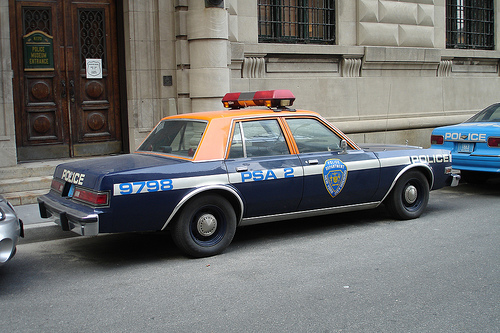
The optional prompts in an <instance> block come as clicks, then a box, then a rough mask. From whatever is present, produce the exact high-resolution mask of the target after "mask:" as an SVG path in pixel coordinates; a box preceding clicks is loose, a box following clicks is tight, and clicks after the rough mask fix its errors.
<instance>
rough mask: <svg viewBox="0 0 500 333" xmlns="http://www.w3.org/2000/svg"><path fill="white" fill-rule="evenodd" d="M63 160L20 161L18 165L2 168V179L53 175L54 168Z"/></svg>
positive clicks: (0, 173) (0, 177)
mask: <svg viewBox="0 0 500 333" xmlns="http://www.w3.org/2000/svg"><path fill="white" fill-rule="evenodd" d="M61 162H62V161H61V160H53V161H47V162H45V161H44V162H31V163H20V164H18V165H16V166H12V167H4V168H0V180H5V179H24V178H30V177H44V176H52V174H53V173H54V169H55V168H56V166H57V165H59V164H60V163H61Z"/></svg>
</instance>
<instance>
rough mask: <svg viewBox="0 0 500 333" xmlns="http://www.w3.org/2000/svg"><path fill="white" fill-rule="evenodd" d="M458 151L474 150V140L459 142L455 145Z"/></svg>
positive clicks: (469, 151)
mask: <svg viewBox="0 0 500 333" xmlns="http://www.w3.org/2000/svg"><path fill="white" fill-rule="evenodd" d="M457 151H458V152H459V153H464V154H470V153H472V152H473V151H474V142H460V143H458V146H457Z"/></svg>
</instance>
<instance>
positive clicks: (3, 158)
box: [0, 0, 17, 167]
mask: <svg viewBox="0 0 500 333" xmlns="http://www.w3.org/2000/svg"><path fill="white" fill-rule="evenodd" d="M11 67H12V64H11V58H10V29H9V1H8V0H0V167H6V166H14V165H16V164H17V154H16V134H15V131H14V127H15V125H14V101H13V90H12V88H13V87H12V77H13V72H12V68H11Z"/></svg>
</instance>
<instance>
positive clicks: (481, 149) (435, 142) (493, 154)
mask: <svg viewBox="0 0 500 333" xmlns="http://www.w3.org/2000/svg"><path fill="white" fill-rule="evenodd" d="M431 144H432V147H431V148H444V149H448V150H450V151H451V153H452V166H453V168H454V169H458V170H460V171H461V173H462V178H463V179H464V181H466V182H470V183H477V182H483V181H485V180H487V179H488V178H489V177H491V176H493V175H500V103H496V104H493V105H490V106H488V107H487V108H486V109H484V110H482V111H480V112H479V113H477V114H475V115H474V116H473V117H472V118H470V119H468V120H467V121H465V122H463V123H461V124H458V125H452V126H444V127H438V128H436V129H435V130H434V131H433V132H432V136H431Z"/></svg>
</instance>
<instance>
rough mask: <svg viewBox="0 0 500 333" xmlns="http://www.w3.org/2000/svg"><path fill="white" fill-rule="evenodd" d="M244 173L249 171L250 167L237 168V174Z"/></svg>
mask: <svg viewBox="0 0 500 333" xmlns="http://www.w3.org/2000/svg"><path fill="white" fill-rule="evenodd" d="M244 171H248V167H247V166H239V167H236V172H244Z"/></svg>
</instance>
